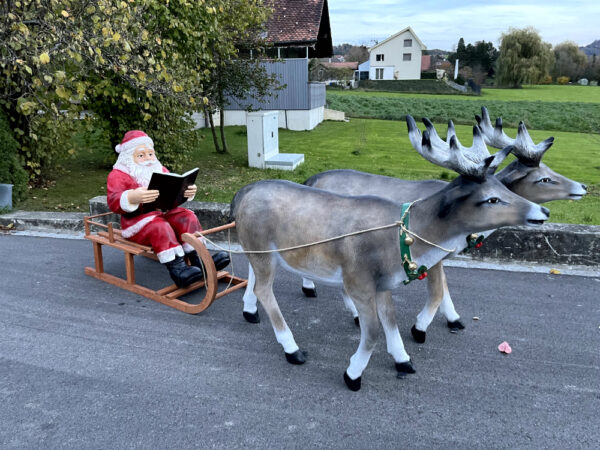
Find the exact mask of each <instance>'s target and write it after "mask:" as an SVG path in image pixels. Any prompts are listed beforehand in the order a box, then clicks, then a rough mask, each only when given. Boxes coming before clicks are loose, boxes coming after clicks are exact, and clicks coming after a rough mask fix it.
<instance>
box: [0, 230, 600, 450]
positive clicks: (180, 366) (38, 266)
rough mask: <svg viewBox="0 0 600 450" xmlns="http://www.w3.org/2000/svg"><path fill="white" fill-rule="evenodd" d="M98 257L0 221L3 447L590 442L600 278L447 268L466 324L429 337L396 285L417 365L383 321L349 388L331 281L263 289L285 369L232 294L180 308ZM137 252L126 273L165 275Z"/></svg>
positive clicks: (409, 294)
mask: <svg viewBox="0 0 600 450" xmlns="http://www.w3.org/2000/svg"><path fill="white" fill-rule="evenodd" d="M234 261H235V264H234V268H235V272H236V273H238V274H241V275H245V274H246V272H247V267H246V262H245V258H244V257H236V258H235V260H234ZM92 264H93V256H92V247H91V244H90V243H89V242H87V241H83V240H66V239H52V238H39V237H27V236H14V235H0V448H2V449H7V448H35V449H38V448H44V449H54V448H76V449H88V448H93V449H100V448H107V449H108V448H110V449H121V448H145V449H147V448H177V449H183V448H224V449H225V448H227V449H231V448H344V449H348V448H369V449H373V448H440V447H444V448H542V447H544V448H561V449H562V448H598V443H599V442H600V355H599V351H600V346H599V343H600V295H599V293H600V279H598V278H586V277H574V276H565V275H550V274H540V273H519V272H504V271H497V270H480V269H461V268H449V269H447V273H448V278H449V286H450V291H451V293H452V295H453V298H454V300H455V304H456V307H457V310H458V311H459V313H460V314H461V315H462V317H463V321H464V322H465V324H466V325H467V328H466V329H465V330H463V331H462V332H460V333H457V334H452V333H450V332H449V330H448V329H447V328H446V326H445V321H444V320H443V319H442V318H441V317H437V318H436V319H435V320H434V321H433V323H432V324H431V326H430V327H429V330H428V334H427V342H426V343H425V344H423V345H419V344H416V343H415V342H414V341H413V340H412V338H411V336H410V332H409V330H410V327H411V326H412V324H413V321H414V317H415V315H416V314H417V313H418V311H419V310H420V309H421V307H422V305H423V303H424V299H425V295H426V289H425V286H424V283H423V282H421V283H419V282H414V283H412V284H410V285H409V286H406V287H400V288H398V289H396V290H395V291H394V299H395V303H396V310H397V316H398V323H399V325H400V332H401V334H402V337H403V339H404V343H405V346H406V349H407V351H408V352H409V354H410V355H411V358H412V360H413V363H414V365H415V368H416V369H417V373H416V374H414V375H412V376H408V377H406V378H405V379H398V378H396V376H395V370H394V366H393V360H392V359H391V357H390V356H389V355H388V354H387V353H386V351H385V343H384V336H383V333H381V335H380V340H379V344H378V346H377V348H376V350H375V352H374V354H373V357H372V358H371V361H370V363H369V366H368V367H367V369H366V371H365V373H364V374H363V383H362V385H363V387H362V389H361V390H360V391H358V392H351V391H349V390H348V389H347V388H346V386H345V384H344V382H343V379H342V375H343V373H344V370H345V368H346V366H347V364H348V362H349V358H350V356H351V355H352V353H354V351H355V349H356V347H357V345H358V340H359V330H358V328H357V327H356V326H355V325H354V322H353V321H352V318H351V316H350V315H349V314H348V313H347V312H346V311H345V309H344V307H343V303H342V300H341V295H340V293H339V291H338V289H335V288H332V287H327V286H318V289H319V297H318V298H316V299H308V298H305V297H304V296H303V295H302V293H301V291H300V282H299V279H298V277H297V276H295V275H289V274H287V273H285V272H283V271H280V273H279V276H278V278H277V280H276V282H275V295H276V296H277V297H278V299H279V304H280V307H281V309H282V311H283V314H284V316H285V317H286V320H287V321H288V324H289V325H290V327H291V329H292V331H293V332H294V335H295V338H296V341H297V342H298V344H299V345H300V347H301V349H303V350H304V351H306V352H307V354H308V357H307V362H306V364H304V365H302V366H292V365H290V364H288V363H287V362H286V360H285V358H284V355H283V351H282V350H281V347H280V346H279V345H278V344H277V343H276V341H275V338H274V335H273V331H272V329H271V326H270V324H269V323H268V321H267V320H266V316H265V314H264V313H263V314H262V318H263V321H262V322H261V323H260V324H258V325H252V324H249V323H247V322H245V321H244V319H243V318H242V314H241V306H242V303H241V297H242V293H241V292H236V293H233V294H232V295H230V296H228V297H225V298H223V299H220V300H218V301H217V302H216V303H215V304H214V305H213V306H212V307H211V308H209V309H208V310H207V311H205V312H204V313H202V314H199V315H196V316H191V315H187V314H184V313H182V312H179V311H176V310H174V309H171V308H168V307H166V306H164V305H161V304H158V303H155V302H153V301H151V300H147V299H145V298H143V297H140V296H137V295H134V294H131V293H129V292H126V291H123V290H121V289H119V288H117V287H114V286H111V285H108V284H106V283H103V282H101V281H99V280H96V279H93V278H91V277H88V276H86V275H84V273H83V267H84V266H85V265H92ZM136 264H137V274H136V275H137V280H138V282H140V283H142V284H144V283H146V284H147V285H149V286H152V287H159V286H162V285H164V284H166V282H167V281H168V275H167V273H166V270H165V269H164V268H163V267H161V266H160V265H159V264H158V263H156V262H153V261H150V260H144V259H140V260H139V261H137V263H136ZM105 268H106V270H107V271H109V272H112V273H115V274H119V273H123V260H122V255H121V254H120V253H118V252H116V251H112V250H111V249H107V250H105ZM191 301H193V299H191ZM259 309H260V308H259ZM261 312H262V310H261ZM475 316H477V317H479V319H480V320H473V319H472V318H473V317H475ZM502 341H508V342H509V343H510V345H511V346H512V349H513V352H512V354H510V355H504V354H502V353H500V352H499V351H498V350H497V346H498V345H499V344H500V343H501V342H502Z"/></svg>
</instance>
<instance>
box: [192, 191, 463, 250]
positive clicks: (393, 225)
mask: <svg viewBox="0 0 600 450" xmlns="http://www.w3.org/2000/svg"><path fill="white" fill-rule="evenodd" d="M418 201H419V200H415V201H414V202H411V203H410V204H409V205H408V208H406V211H404V214H402V217H401V218H400V220H397V221H396V222H394V223H390V224H388V225H382V226H379V227H373V228H367V229H365V230H360V231H353V232H351V233H346V234H342V235H339V236H335V237H331V238H327V239H322V240H320V241H315V242H310V243H308V244H300V245H295V246H292V247H285V248H279V249H273V250H232V249H231V239H229V248H224V247H221V246H220V245H218V244H216V243H215V242H214V241H211V240H210V239H209V238H207V237H206V236H204V235H203V234H202V232H201V231H197V232H196V233H195V234H196V236H199V237H201V238H202V239H205V240H206V241H207V242H209V243H210V244H211V245H213V246H214V247H215V248H217V249H219V250H223V251H226V252H229V253H234V254H246V255H248V254H254V255H256V254H265V253H276V252H287V251H290V250H298V249H300V248H306V247H312V246H313V245H319V244H325V243H327V242H331V241H336V240H338V239H343V238H345V237H349V236H356V235H358V234H363V233H370V232H372V231H379V230H385V229H387V228H393V227H400V228H401V229H402V231H404V232H405V233H408V234H410V235H411V236H414V237H415V238H417V239H419V240H420V241H422V242H424V243H425V244H428V245H431V246H432V247H436V248H439V249H440V250H442V251H444V252H447V253H454V252H455V251H456V248H453V249H448V248H444V247H442V246H440V245H437V244H435V243H433V242H431V241H428V240H427V239H425V238H422V237H421V236H419V235H418V234H416V233H414V232H412V231H410V230H408V229H407V228H406V226H405V225H404V218H405V217H406V214H408V211H409V210H410V207H411V206H412V205H413V204H414V203H416V202H418Z"/></svg>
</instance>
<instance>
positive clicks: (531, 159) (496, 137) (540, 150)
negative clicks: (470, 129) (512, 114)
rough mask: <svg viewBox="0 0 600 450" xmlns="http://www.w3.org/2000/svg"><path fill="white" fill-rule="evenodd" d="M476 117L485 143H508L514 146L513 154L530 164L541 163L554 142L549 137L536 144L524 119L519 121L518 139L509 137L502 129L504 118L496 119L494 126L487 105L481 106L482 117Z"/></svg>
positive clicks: (492, 144)
mask: <svg viewBox="0 0 600 450" xmlns="http://www.w3.org/2000/svg"><path fill="white" fill-rule="evenodd" d="M475 119H476V120H477V123H478V124H479V127H480V128H481V131H482V133H483V136H484V139H485V143H486V144H488V145H491V146H492V147H495V148H504V147H506V146H507V145H512V146H513V150H512V152H513V154H514V155H515V156H516V157H517V158H518V159H519V161H521V162H523V163H525V164H529V165H532V164H533V165H539V163H540V161H541V159H542V156H543V155H544V153H545V152H546V150H548V149H549V148H550V147H551V146H552V144H553V143H554V138H553V137H549V138H548V139H546V140H545V141H542V142H540V143H539V144H537V145H536V144H535V143H534V142H533V140H532V139H531V136H529V132H528V131H527V128H526V127H525V124H524V123H523V121H521V122H519V128H518V131H517V137H516V139H512V138H510V137H508V136H507V135H506V134H505V133H504V131H503V130H502V118H501V117H498V118H497V119H496V126H495V127H492V123H491V121H490V114H489V113H488V110H487V108H486V107H485V106H482V107H481V117H480V116H479V115H475Z"/></svg>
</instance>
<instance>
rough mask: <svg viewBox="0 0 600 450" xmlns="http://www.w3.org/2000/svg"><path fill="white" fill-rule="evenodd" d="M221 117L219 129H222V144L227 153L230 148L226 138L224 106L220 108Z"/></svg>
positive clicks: (224, 151)
mask: <svg viewBox="0 0 600 450" xmlns="http://www.w3.org/2000/svg"><path fill="white" fill-rule="evenodd" d="M219 118H220V120H221V123H220V124H219V129H220V131H221V144H222V145H223V153H227V152H228V151H229V148H228V147H227V139H225V112H224V111H223V108H221V109H220V110H219Z"/></svg>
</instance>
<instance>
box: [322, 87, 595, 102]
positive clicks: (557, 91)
mask: <svg viewBox="0 0 600 450" xmlns="http://www.w3.org/2000/svg"><path fill="white" fill-rule="evenodd" d="M331 93H333V94H341V95H349V96H353V95H358V96H363V95H367V96H370V97H399V98H402V97H411V98H414V97H417V98H423V99H426V98H427V97H435V98H440V99H447V100H459V101H460V100H464V101H474V102H481V101H485V100H500V101H509V102H569V103H572V102H575V103H578V102H582V103H599V104H600V87H599V86H579V85H566V86H557V85H531V86H523V88H522V89H497V88H486V87H484V88H483V89H482V90H481V95H480V96H469V95H459V96H457V95H444V94H435V95H432V94H411V93H401V92H377V91H364V90H361V89H354V90H332V91H328V93H327V95H328V96H329V94H331Z"/></svg>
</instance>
